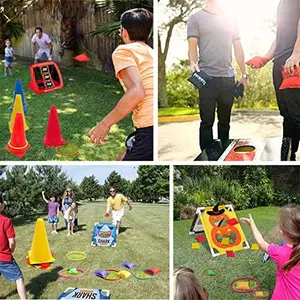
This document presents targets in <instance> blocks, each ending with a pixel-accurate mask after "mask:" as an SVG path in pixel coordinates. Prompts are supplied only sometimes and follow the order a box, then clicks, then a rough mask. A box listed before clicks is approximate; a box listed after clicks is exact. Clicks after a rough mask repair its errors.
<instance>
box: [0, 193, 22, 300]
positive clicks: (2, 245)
mask: <svg viewBox="0 0 300 300" xmlns="http://www.w3.org/2000/svg"><path fill="white" fill-rule="evenodd" d="M4 207H5V204H4V200H3V196H2V195H1V194H0V276H1V275H3V276H4V278H5V279H6V280H8V281H15V282H16V285H17V291H18V294H19V297H20V299H22V300H23V299H27V296H26V289H25V284H24V278H23V274H22V272H21V270H20V268H19V266H18V264H17V263H16V261H15V259H14V257H13V253H14V251H15V249H16V240H15V237H16V235H15V230H14V226H13V223H12V221H11V220H10V219H9V218H7V217H5V216H4V215H3V214H2V211H3V209H4Z"/></svg>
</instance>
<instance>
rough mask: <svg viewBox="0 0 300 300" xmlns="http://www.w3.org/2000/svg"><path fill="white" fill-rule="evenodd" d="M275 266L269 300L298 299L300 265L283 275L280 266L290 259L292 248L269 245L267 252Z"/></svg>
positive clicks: (299, 291)
mask: <svg viewBox="0 0 300 300" xmlns="http://www.w3.org/2000/svg"><path fill="white" fill-rule="evenodd" d="M267 252H268V254H269V255H270V257H271V259H272V260H273V261H274V262H275V263H276V265H277V275H276V285H275V289H274V293H273V295H272V299H271V300H297V299H300V264H299V265H298V266H296V267H295V268H293V269H292V270H291V271H290V272H288V273H287V274H285V272H284V271H283V270H282V266H283V265H284V264H285V263H286V262H287V261H288V260H289V259H290V257H291V254H292V252H293V248H290V247H288V246H287V245H283V246H278V245H275V244H270V245H269V247H268V250H267Z"/></svg>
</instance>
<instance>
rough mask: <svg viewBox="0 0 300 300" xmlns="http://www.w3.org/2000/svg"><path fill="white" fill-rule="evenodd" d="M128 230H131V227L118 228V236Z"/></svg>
mask: <svg viewBox="0 0 300 300" xmlns="http://www.w3.org/2000/svg"><path fill="white" fill-rule="evenodd" d="M128 229H133V228H132V227H120V231H119V235H120V234H121V233H123V232H125V231H127V230H128Z"/></svg>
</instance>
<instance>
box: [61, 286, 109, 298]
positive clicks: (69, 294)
mask: <svg viewBox="0 0 300 300" xmlns="http://www.w3.org/2000/svg"><path fill="white" fill-rule="evenodd" d="M57 299H90V300H106V299H110V293H109V290H101V289H99V290H98V289H85V288H73V287H69V288H67V289H66V290H65V291H64V292H63V293H62V294H61V295H60V296H59V297H58V298H57Z"/></svg>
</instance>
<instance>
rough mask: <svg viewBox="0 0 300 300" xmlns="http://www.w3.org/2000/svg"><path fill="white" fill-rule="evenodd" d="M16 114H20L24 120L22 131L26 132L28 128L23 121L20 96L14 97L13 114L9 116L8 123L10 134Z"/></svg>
mask: <svg viewBox="0 0 300 300" xmlns="http://www.w3.org/2000/svg"><path fill="white" fill-rule="evenodd" d="M17 113H21V114H22V118H23V120H24V121H23V122H24V129H25V130H28V129H29V127H28V126H27V124H26V120H25V115H24V108H23V103H22V95H16V100H15V104H14V108H13V112H12V114H11V118H10V122H9V123H8V125H9V130H10V132H12V130H13V128H14V123H15V119H16V114H17Z"/></svg>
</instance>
